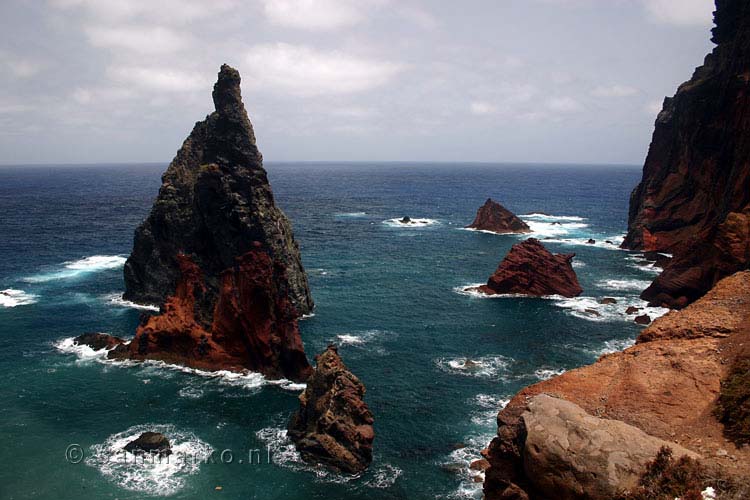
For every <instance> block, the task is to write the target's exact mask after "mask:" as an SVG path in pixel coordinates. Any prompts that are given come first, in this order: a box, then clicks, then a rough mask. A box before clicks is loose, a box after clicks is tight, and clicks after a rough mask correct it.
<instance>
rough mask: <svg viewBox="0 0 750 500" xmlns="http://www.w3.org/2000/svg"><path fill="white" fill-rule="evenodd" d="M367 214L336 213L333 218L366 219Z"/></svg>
mask: <svg viewBox="0 0 750 500" xmlns="http://www.w3.org/2000/svg"><path fill="white" fill-rule="evenodd" d="M366 216H367V212H343V213H338V214H336V215H335V217H346V218H357V217H366Z"/></svg>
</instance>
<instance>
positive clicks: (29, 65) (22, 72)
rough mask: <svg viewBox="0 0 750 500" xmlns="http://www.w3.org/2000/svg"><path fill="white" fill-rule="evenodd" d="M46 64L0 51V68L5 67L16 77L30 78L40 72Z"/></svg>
mask: <svg viewBox="0 0 750 500" xmlns="http://www.w3.org/2000/svg"><path fill="white" fill-rule="evenodd" d="M43 67H44V64H42V63H40V62H38V61H35V60H31V59H27V58H23V57H16V56H13V55H11V54H8V53H5V52H2V51H0V68H3V69H5V70H6V71H7V72H8V73H10V74H11V75H13V76H15V77H16V78H30V77H32V76H34V75H36V74H37V73H39V72H40V71H41V70H42V69H43Z"/></svg>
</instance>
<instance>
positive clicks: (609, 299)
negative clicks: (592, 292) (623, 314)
mask: <svg viewBox="0 0 750 500" xmlns="http://www.w3.org/2000/svg"><path fill="white" fill-rule="evenodd" d="M599 303H600V304H603V305H607V304H617V299H614V298H612V297H604V298H603V299H602V300H600V301H599Z"/></svg>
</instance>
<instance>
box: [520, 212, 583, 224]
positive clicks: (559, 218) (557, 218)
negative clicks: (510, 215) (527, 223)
mask: <svg viewBox="0 0 750 500" xmlns="http://www.w3.org/2000/svg"><path fill="white" fill-rule="evenodd" d="M520 217H521V218H522V219H531V220H540V221H547V222H559V221H584V220H587V219H586V217H578V216H577V215H549V214H542V213H530V214H524V215H521V216H520Z"/></svg>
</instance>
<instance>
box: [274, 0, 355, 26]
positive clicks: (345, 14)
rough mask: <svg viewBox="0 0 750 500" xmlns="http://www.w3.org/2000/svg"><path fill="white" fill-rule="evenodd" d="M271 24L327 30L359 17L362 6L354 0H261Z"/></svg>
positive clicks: (348, 23)
mask: <svg viewBox="0 0 750 500" xmlns="http://www.w3.org/2000/svg"><path fill="white" fill-rule="evenodd" d="M263 10H264V12H265V14H266V17H268V20H269V21H270V22H271V23H272V24H276V25H279V26H286V27H290V28H301V29H309V30H330V29H337V28H342V27H344V26H351V25H353V24H356V23H358V22H359V21H361V20H362V18H363V16H362V5H361V4H358V3H357V2H355V1H354V0H263Z"/></svg>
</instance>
